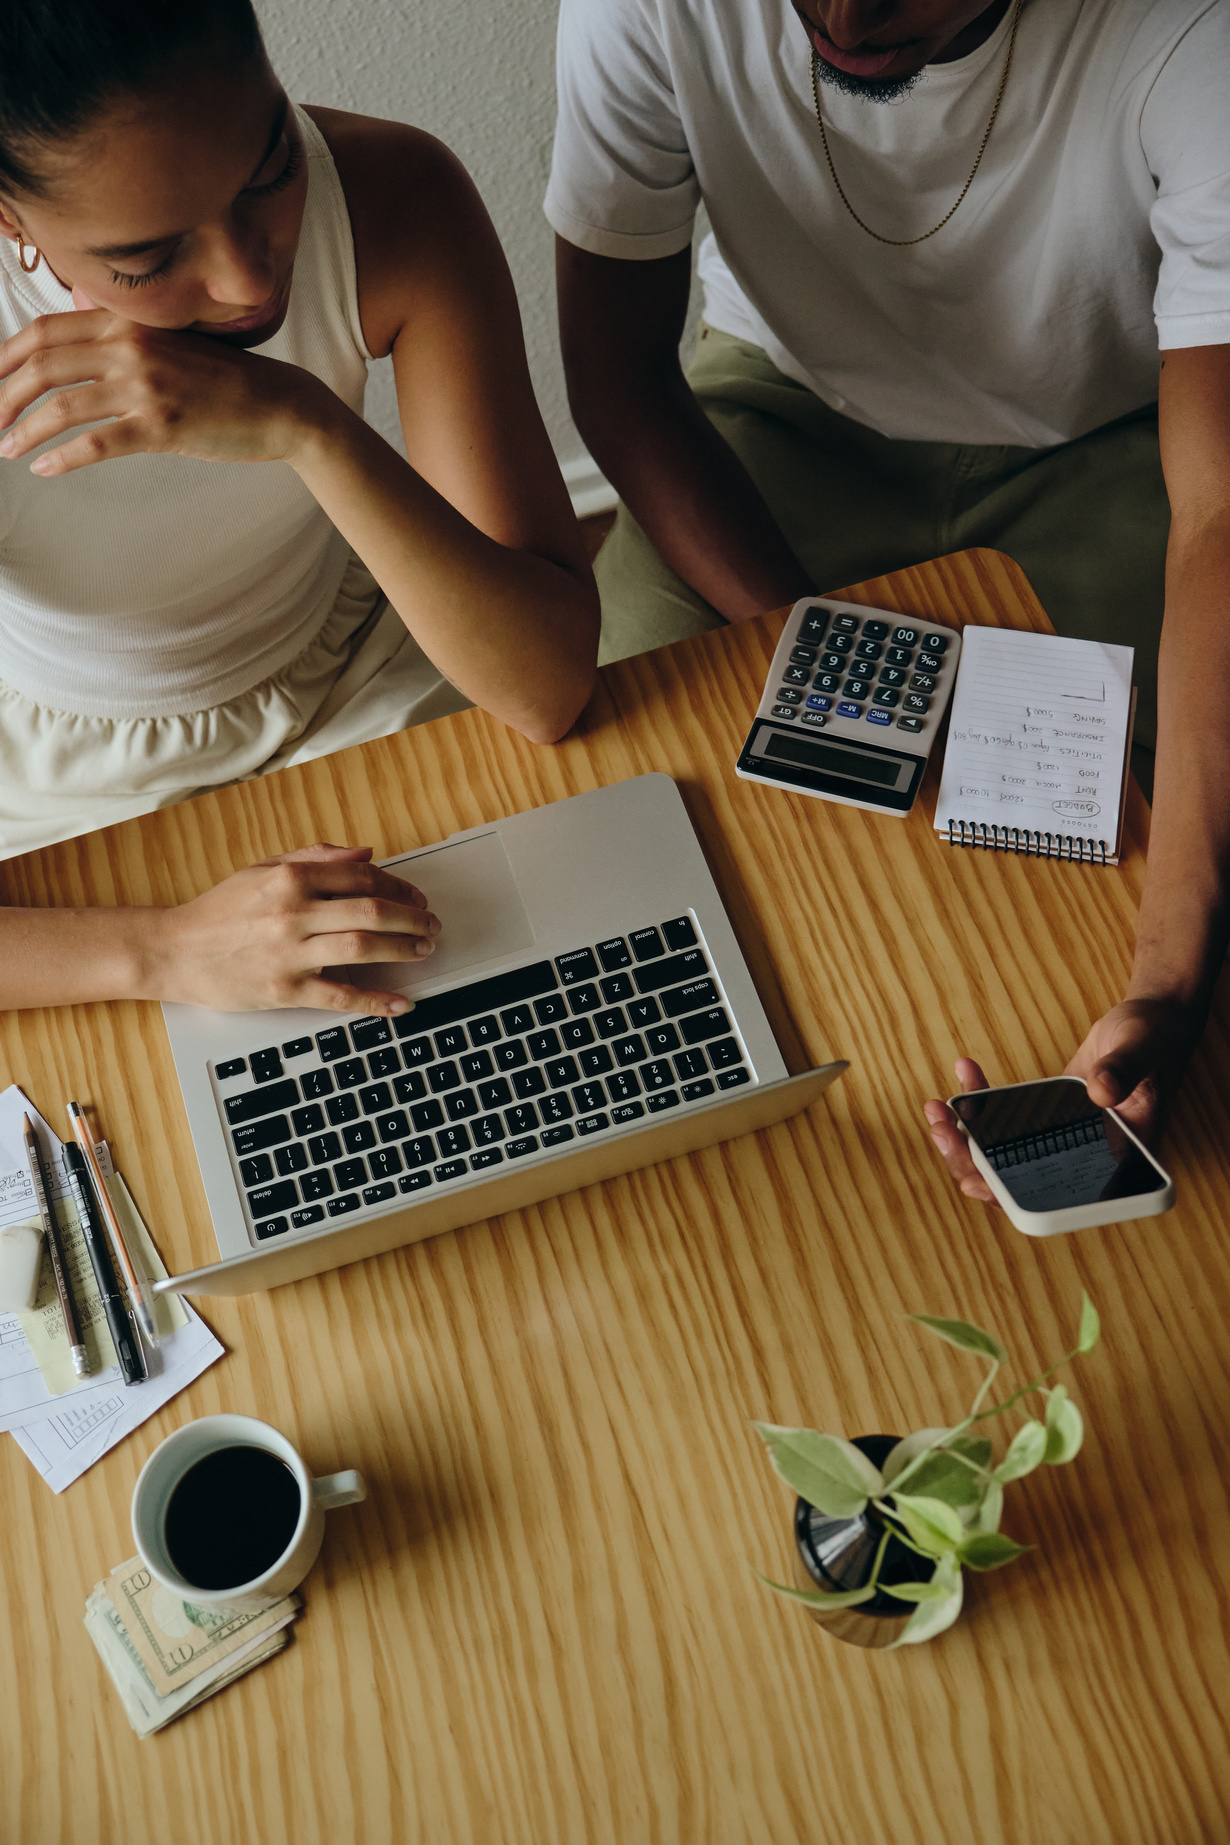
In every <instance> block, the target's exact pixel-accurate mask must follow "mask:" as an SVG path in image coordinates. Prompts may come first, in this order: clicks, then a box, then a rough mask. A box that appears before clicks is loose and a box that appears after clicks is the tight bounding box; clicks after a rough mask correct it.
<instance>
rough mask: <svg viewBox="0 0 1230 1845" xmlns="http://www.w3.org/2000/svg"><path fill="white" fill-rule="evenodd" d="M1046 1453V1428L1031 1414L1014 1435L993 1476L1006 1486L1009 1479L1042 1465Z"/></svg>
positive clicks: (1017, 1477)
mask: <svg viewBox="0 0 1230 1845" xmlns="http://www.w3.org/2000/svg"><path fill="white" fill-rule="evenodd" d="M1045 1453H1046V1430H1045V1429H1044V1428H1043V1426H1042V1424H1041V1423H1040V1422H1037V1421H1035V1420H1034V1418H1033V1417H1032V1416H1031V1417H1030V1418H1029V1421H1028V1422H1024V1423H1022V1424H1021V1427H1020V1428H1019V1429H1018V1430H1017V1432H1016V1434H1015V1435H1014V1436H1013V1438H1012V1442H1011V1445H1010V1446H1009V1449H1008V1452H1007V1454H1005V1456H1004V1458H1003V1460H1002V1461H1001V1462H1000V1463H999V1466H998V1467H997V1468H996V1469H995V1473H994V1475H993V1478H995V1479H996V1480H998V1481H999V1482H1000V1483H1001V1485H1005V1486H1006V1485H1007V1483H1008V1481H1009V1480H1019V1479H1021V1478H1022V1477H1023V1476H1024V1475H1025V1474H1027V1473H1032V1472H1033V1470H1034V1468H1035V1467H1037V1466H1039V1465H1040V1463H1041V1461H1042V1457H1043V1456H1044V1454H1045Z"/></svg>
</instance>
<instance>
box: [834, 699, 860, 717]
mask: <svg viewBox="0 0 1230 1845" xmlns="http://www.w3.org/2000/svg"><path fill="white" fill-rule="evenodd" d="M837 715H838V717H844V718H861V717H862V715H863V707H862V706H861V705H852V704H851V703H850V701H849V700H848V699H845V698H843V699H842V701H841V703H840V704H839V705H838V707H837Z"/></svg>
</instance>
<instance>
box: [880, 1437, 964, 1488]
mask: <svg viewBox="0 0 1230 1845" xmlns="http://www.w3.org/2000/svg"><path fill="white" fill-rule="evenodd" d="M947 1434H948V1430H947V1429H915V1431H914V1433H913V1434H912V1435H903V1436H902V1438H901V1440H900V1441H899V1442H898V1443H897V1446H896V1447H895V1448H890V1449H889V1451H888V1453H887V1454H886V1455H885V1457H884V1467H883V1473H884V1484H885V1486H891V1485H892V1483H893V1481H894V1480H895V1479H896V1478H897V1475H898V1474H899V1473H901V1472H903V1471H904V1469H905V1468H906V1467H907V1466H908V1464H909V1463H910V1462H911V1461H916V1460H917V1459H918V1457H919V1455H920V1454H922V1453H924V1452H925V1450H926V1449H928V1448H936V1447H938V1446H939V1444H940V1442H941V1441H943V1439H944V1437H945V1436H946V1435H947Z"/></svg>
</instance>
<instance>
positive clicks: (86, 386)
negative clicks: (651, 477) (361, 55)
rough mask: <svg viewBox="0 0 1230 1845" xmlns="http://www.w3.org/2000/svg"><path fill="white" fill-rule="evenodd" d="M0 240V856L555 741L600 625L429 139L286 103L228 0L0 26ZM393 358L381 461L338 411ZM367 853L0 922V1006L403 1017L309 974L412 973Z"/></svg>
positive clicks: (167, 2) (457, 182) (104, 1)
mask: <svg viewBox="0 0 1230 1845" xmlns="http://www.w3.org/2000/svg"><path fill="white" fill-rule="evenodd" d="M0 232H2V233H3V238H2V239H0V334H3V335H4V340H3V344H0V437H2V439H0V457H3V460H2V461H0V855H11V854H12V853H13V852H19V851H23V850H28V849H30V848H32V847H34V846H37V845H41V844H45V843H47V842H49V841H51V840H54V839H61V838H65V837H67V836H70V835H71V834H73V833H77V832H80V831H82V830H84V829H86V828H88V827H93V826H98V825H102V824H104V823H106V822H108V821H111V820H114V819H117V818H122V817H125V816H127V815H130V814H135V813H141V812H145V811H148V810H149V809H151V808H153V807H156V806H160V805H163V804H165V803H167V802H168V801H173V800H177V799H182V798H184V796H186V795H188V794H190V793H194V792H196V791H198V790H200V789H201V788H203V787H208V786H216V785H218V784H220V783H225V782H229V781H233V780H235V779H237V778H243V777H246V776H250V775H253V774H259V773H262V772H264V771H266V770H268V769H270V768H276V767H281V766H284V765H285V764H288V763H292V762H299V761H305V760H308V759H309V758H311V757H313V756H317V755H323V754H325V753H326V752H327V751H329V750H333V749H337V748H340V747H342V746H343V745H346V744H350V743H355V742H360V741H363V740H365V739H367V738H370V737H372V736H377V735H383V734H387V733H388V732H390V731H393V730H396V729H399V728H402V727H403V726H404V725H406V724H408V723H414V722H421V721H423V720H424V719H426V718H428V717H435V716H439V715H441V714H442V713H444V712H446V711H450V710H456V709H459V708H460V707H462V706H464V704H465V703H466V702H467V701H473V702H475V703H477V704H480V705H482V706H483V707H484V708H485V709H487V710H488V711H491V712H492V713H493V714H495V715H496V716H498V717H500V718H502V719H503V720H504V721H505V722H506V723H508V724H511V725H513V726H515V727H516V728H517V729H519V730H521V731H522V732H523V733H524V734H525V735H527V736H529V737H532V738H534V739H535V740H537V741H540V742H550V741H552V740H554V739H555V738H557V737H559V736H562V735H563V733H564V732H565V731H566V730H567V729H568V728H569V727H570V725H571V724H572V723H573V721H574V719H575V718H576V717H577V715H578V713H579V712H580V710H581V708H582V707H583V705H584V704H585V701H586V699H587V698H588V696H589V692H590V689H591V686H592V683H593V673H594V661H595V656H596V649H597V633H598V612H597V599H596V595H595V592H594V589H593V584H592V579H591V577H590V574H589V570H588V567H587V565H586V562H585V558H584V553H583V549H582V546H581V543H580V538H579V533H578V530H577V526H576V522H575V520H574V519H573V517H572V513H571V508H570V507H569V504H568V500H567V496H566V494H565V491H564V488H563V484H562V482H561V480H560V477H559V473H558V470H557V468H556V465H555V461H554V457H553V456H552V454H551V450H550V447H549V444H548V442H547V438H546V434H545V431H544V430H543V427H542V423H541V420H540V418H539V416H538V412H537V408H536V406H535V403H534V399H533V394H532V391H531V388H530V383H529V377H528V373H527V369H526V364H525V356H524V350H523V347H522V343H521V334H520V326H519V322H518V317H517V308H516V301H515V297H514V294H513V290H512V285H511V281H510V279H509V276H508V272H507V269H506V267H505V265H504V261H503V258H502V256H501V254H500V251H499V247H498V244H497V242H496V239H495V236H494V233H493V231H492V229H491V226H490V223H489V221H488V219H487V217H486V214H485V212H484V211H483V208H482V205H481V204H480V202H479V200H478V198H477V195H476V194H475V192H474V189H473V187H472V186H471V184H470V182H469V181H468V179H467V177H466V176H465V174H464V173H463V172H462V170H461V168H460V167H459V165H458V164H457V162H456V161H455V160H454V159H453V158H452V156H451V155H450V154H449V153H448V152H447V151H446V150H445V149H444V148H443V147H441V146H440V144H439V143H438V142H436V141H433V140H432V139H431V138H430V137H429V136H427V135H424V134H422V133H420V132H418V131H416V130H414V129H411V128H406V127H402V126H400V125H398V124H395V123H389V122H378V121H371V120H368V119H366V118H364V117H359V116H350V115H344V114H341V113H339V112H337V111H335V110H329V109H313V110H311V111H306V110H296V109H295V108H294V107H293V106H292V105H291V104H290V103H289V102H288V101H287V98H286V96H285V93H284V92H283V90H282V89H281V86H280V85H279V83H278V81H277V79H276V77H275V76H274V75H273V72H272V71H271V69H270V67H269V63H268V60H267V58H266V56H265V53H264V48H263V46H262V44H261V40H260V34H259V30H258V28H257V25H256V21H255V18H254V16H253V14H252V10H251V5H250V0H199V4H197V5H196V6H191V7H190V6H183V5H174V4H172V3H171V0H9V3H8V5H7V6H6V8H5V9H4V17H3V19H2V20H0ZM386 354H391V355H392V360H393V370H394V374H395V378H396V384H397V397H398V406H399V411H400V416H401V423H402V428H403V431H404V434H405V440H406V449H407V454H408V456H409V458H410V459H409V462H408V463H407V462H405V461H403V460H402V459H401V458H400V457H399V456H398V455H397V454H396V453H395V452H394V451H393V450H392V449H391V448H390V447H389V446H388V444H387V443H385V442H384V441H383V440H382V439H381V438H380V437H379V436H377V435H376V434H375V433H374V432H373V431H372V430H371V429H370V428H369V427H368V426H367V425H366V424H365V423H364V422H363V420H362V415H361V412H362V402H363V388H364V383H365V380H366V373H367V361H368V359H369V358H379V357H382V356H384V355H386ZM359 559H361V560H362V563H360V562H359V561H358V560H359ZM369 573H370V574H369ZM377 585H378V586H379V588H377ZM381 592H383V594H382V593H381ZM369 856H370V854H369V853H368V852H367V851H365V850H361V849H357V848H340V847H326V846H317V847H313V848H309V849H308V851H307V852H299V853H292V854H290V855H288V857H287V859H285V860H280V861H271V862H269V863H268V864H265V865H262V866H257V867H253V868H251V869H250V870H248V871H245V872H241V873H239V874H238V875H237V876H235V877H233V878H230V879H228V880H227V881H226V882H225V883H224V884H222V885H219V886H218V887H217V888H216V889H214V890H212V891H209V892H207V893H205V895H203V896H202V897H199V898H197V899H196V900H195V901H194V902H192V903H189V904H186V905H183V906H181V907H180V908H179V909H177V910H173V911H135V910H114V911H83V912H57V911H28V910H27V911H22V910H3V911H0V1005H8V1006H20V1005H46V1004H54V1003H66V1002H73V1001H79V1000H100V999H113V998H120V997H141V998H160V999H171V998H174V999H181V1000H188V1001H193V1002H196V1003H198V1004H204V1005H215V1006H225V1007H227V1008H228V1009H237V1008H240V1007H258V1006H284V1005H313V1006H329V1007H334V1008H337V1009H341V1010H353V1009H355V1008H356V1007H357V1008H361V1009H363V1010H365V1011H369V1010H375V1011H388V1012H395V1011H399V1010H403V1009H404V1006H405V1001H404V1000H403V999H402V998H401V997H400V996H399V995H397V994H395V993H389V994H383V995H372V994H366V993H358V992H356V991H355V990H354V989H351V988H349V987H345V986H341V985H338V984H335V983H331V982H326V981H324V980H322V979H321V977H320V970H321V968H322V966H329V965H334V964H337V963H340V962H354V961H363V960H370V961H387V960H390V959H394V960H395V959H413V958H414V957H415V956H416V955H419V954H424V953H430V952H431V946H432V936H433V934H434V933H436V932H438V929H439V923H438V921H437V920H436V919H435V918H433V917H431V916H430V914H429V913H427V912H426V909H425V899H424V898H423V897H422V895H421V893H418V892H414V891H411V892H410V893H409V896H410V900H411V901H410V903H409V904H408V903H407V901H406V898H407V887H406V886H405V885H404V884H401V883H399V882H397V881H396V880H394V879H392V878H389V877H387V876H386V875H385V874H383V873H381V872H379V871H377V870H375V869H373V868H372V867H371V866H370V865H368V864H367V862H366V861H367V859H368V858H369ZM340 937H345V938H346V940H345V943H344V944H343V943H341V942H340V941H339V939H338V938H340ZM237 942H240V943H242V947H241V948H238V949H237V948H236V946H235V944H236V943H237ZM343 947H344V952H343Z"/></svg>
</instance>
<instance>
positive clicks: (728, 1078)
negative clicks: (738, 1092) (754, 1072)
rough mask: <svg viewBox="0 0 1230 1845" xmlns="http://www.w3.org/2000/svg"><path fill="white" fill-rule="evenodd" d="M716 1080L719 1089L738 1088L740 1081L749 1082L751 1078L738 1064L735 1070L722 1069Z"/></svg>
mask: <svg viewBox="0 0 1230 1845" xmlns="http://www.w3.org/2000/svg"><path fill="white" fill-rule="evenodd" d="M717 1080H718V1088H719V1089H738V1088H739V1086H740V1085H741V1084H742V1083H750V1082H751V1080H752V1079H751V1077H750V1076H749V1075H748V1073H747V1071H746V1070H745V1069H744V1068H743V1066H742V1064H740V1065H739V1068H738V1069H737V1070H723V1071H722V1073H721V1075H720V1076H719V1077H718V1079H717Z"/></svg>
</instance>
